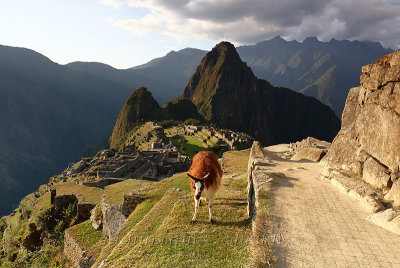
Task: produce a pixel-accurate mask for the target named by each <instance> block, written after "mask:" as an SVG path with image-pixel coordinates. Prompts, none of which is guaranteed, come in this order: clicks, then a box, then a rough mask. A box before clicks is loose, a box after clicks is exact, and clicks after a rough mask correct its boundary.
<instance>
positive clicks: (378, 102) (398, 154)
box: [322, 51, 400, 177]
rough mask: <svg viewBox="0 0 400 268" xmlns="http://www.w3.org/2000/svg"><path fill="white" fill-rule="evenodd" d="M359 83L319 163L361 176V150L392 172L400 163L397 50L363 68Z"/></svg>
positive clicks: (399, 101)
mask: <svg viewBox="0 0 400 268" xmlns="http://www.w3.org/2000/svg"><path fill="white" fill-rule="evenodd" d="M360 80H361V81H360V83H361V86H359V87H355V88H352V89H351V90H350V91H349V94H348V96H347V100H346V105H345V108H344V111H343V115H342V126H341V130H340V131H339V133H338V135H337V136H336V137H335V139H334V140H333V142H332V146H331V148H330V150H329V152H328V154H327V155H326V157H324V159H323V160H322V162H324V163H326V164H327V165H328V166H331V167H339V168H342V169H345V170H347V171H349V172H351V173H355V174H357V173H358V174H357V175H360V176H361V175H363V174H361V172H362V170H363V168H362V166H363V165H365V163H364V162H363V159H362V158H364V159H365V157H363V156H362V155H361V156H360V154H359V153H360V152H361V151H363V152H365V153H366V154H367V155H368V156H372V157H373V158H374V159H376V160H377V161H378V162H379V163H381V164H382V165H384V166H385V167H387V168H388V172H389V173H392V172H394V171H396V170H398V169H399V163H400V150H399V148H400V51H397V52H394V53H392V54H389V55H387V56H384V57H382V58H381V59H379V60H378V61H376V62H374V63H373V64H370V65H367V66H364V67H363V68H362V75H361V79H360ZM360 158H361V161H360ZM365 160H366V159H365ZM369 164H370V163H369ZM369 164H368V163H367V169H369V166H368V165H369ZM360 167H361V168H360ZM366 177H368V175H367V176H366Z"/></svg>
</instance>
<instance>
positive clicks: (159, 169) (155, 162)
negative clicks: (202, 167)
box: [60, 143, 191, 189]
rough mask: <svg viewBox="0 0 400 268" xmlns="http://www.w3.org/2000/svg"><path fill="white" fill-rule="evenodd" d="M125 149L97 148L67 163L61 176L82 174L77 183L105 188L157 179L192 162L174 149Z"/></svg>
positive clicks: (171, 173) (178, 170) (183, 168)
mask: <svg viewBox="0 0 400 268" xmlns="http://www.w3.org/2000/svg"><path fill="white" fill-rule="evenodd" d="M161 146H162V144H161V143H160V147H161ZM126 149H127V150H125V149H124V150H123V151H122V152H118V151H117V150H115V149H106V150H102V151H99V152H98V153H97V154H96V156H94V157H93V158H84V159H82V160H80V161H79V162H77V163H75V164H73V165H70V167H69V168H68V169H67V170H66V171H64V172H63V174H62V175H61V176H60V177H63V176H69V177H79V176H81V178H82V177H83V178H84V179H83V180H82V179H79V180H78V179H77V180H76V182H77V183H80V184H83V185H86V186H90V187H97V188H101V189H104V188H105V187H106V186H107V185H110V184H113V183H117V182H120V181H121V180H125V179H144V180H152V181H158V180H161V179H163V178H166V177H170V176H172V175H173V174H175V173H179V172H182V171H186V170H187V169H188V168H189V167H190V165H191V160H190V158H189V157H187V156H185V155H181V154H180V153H179V152H178V151H176V150H175V149H170V148H167V149H166V148H165V147H162V148H157V149H154V150H148V151H139V152H136V151H132V150H131V148H130V147H128V148H126Z"/></svg>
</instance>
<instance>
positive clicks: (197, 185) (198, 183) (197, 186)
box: [187, 173, 210, 200]
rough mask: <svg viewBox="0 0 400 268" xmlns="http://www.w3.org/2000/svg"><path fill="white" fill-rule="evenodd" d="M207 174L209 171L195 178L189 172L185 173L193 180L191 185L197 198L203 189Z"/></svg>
mask: <svg viewBox="0 0 400 268" xmlns="http://www.w3.org/2000/svg"><path fill="white" fill-rule="evenodd" d="M209 174H210V173H207V175H205V176H204V177H203V178H196V177H194V176H192V175H190V174H189V173H188V174H187V175H188V176H189V177H190V178H191V179H192V180H193V181H194V184H193V187H194V190H195V194H194V195H195V197H196V199H197V200H199V199H200V197H201V192H202V191H203V190H204V180H206V179H207V178H208V175H209Z"/></svg>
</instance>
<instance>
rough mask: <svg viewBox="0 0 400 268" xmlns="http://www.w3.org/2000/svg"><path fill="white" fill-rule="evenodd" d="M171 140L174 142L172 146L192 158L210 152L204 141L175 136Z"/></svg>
mask: <svg viewBox="0 0 400 268" xmlns="http://www.w3.org/2000/svg"><path fill="white" fill-rule="evenodd" d="M170 140H171V141H172V144H173V145H174V146H175V147H176V148H178V149H179V152H181V153H183V154H186V155H188V156H189V157H190V158H193V156H194V155H195V154H196V153H197V152H199V151H207V150H209V149H208V148H206V147H204V145H203V142H202V141H200V140H199V139H197V138H195V137H193V136H187V135H175V136H173V137H170ZM182 144H183V146H182Z"/></svg>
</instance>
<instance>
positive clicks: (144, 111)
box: [110, 87, 165, 148]
mask: <svg viewBox="0 0 400 268" xmlns="http://www.w3.org/2000/svg"><path fill="white" fill-rule="evenodd" d="M164 118H165V115H164V112H163V110H162V109H161V107H160V105H159V104H158V102H157V101H156V100H155V99H154V98H153V96H152V94H151V92H149V91H148V90H147V88H145V87H141V88H138V89H136V90H135V91H134V92H133V93H132V94H131V95H130V96H129V98H128V99H127V101H126V102H125V105H124V107H123V108H122V110H121V112H120V113H119V116H118V119H117V122H116V123H115V126H114V130H113V132H112V135H111V140H110V147H111V148H119V147H120V146H121V145H122V143H123V142H124V141H125V138H126V136H127V135H128V134H129V132H130V131H132V130H133V129H134V127H135V126H137V125H138V123H140V122H142V123H143V122H146V121H152V120H154V121H161V120H163V119H164Z"/></svg>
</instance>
